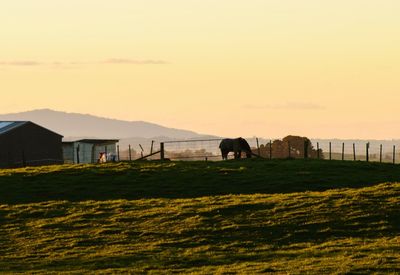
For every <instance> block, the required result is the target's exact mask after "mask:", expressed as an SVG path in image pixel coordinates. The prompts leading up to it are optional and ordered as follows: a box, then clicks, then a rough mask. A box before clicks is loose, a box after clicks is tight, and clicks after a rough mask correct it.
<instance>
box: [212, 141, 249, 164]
mask: <svg viewBox="0 0 400 275" xmlns="http://www.w3.org/2000/svg"><path fill="white" fill-rule="evenodd" d="M219 149H221V154H222V159H223V160H227V159H228V154H229V152H233V153H234V156H235V159H240V158H241V157H242V151H244V152H246V157H247V158H251V156H252V154H253V153H252V152H251V148H250V145H249V143H248V142H247V141H246V140H245V139H244V138H241V137H240V138H235V139H230V138H226V139H223V140H222V141H221V143H220V144H219Z"/></svg>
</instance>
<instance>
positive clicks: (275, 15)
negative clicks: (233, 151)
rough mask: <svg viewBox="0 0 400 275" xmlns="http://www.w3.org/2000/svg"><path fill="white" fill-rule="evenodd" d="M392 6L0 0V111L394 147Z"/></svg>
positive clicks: (397, 71) (239, 0) (361, 1)
mask: <svg viewBox="0 0 400 275" xmlns="http://www.w3.org/2000/svg"><path fill="white" fill-rule="evenodd" d="M399 12H400V1H398V0H380V1H378V0H350V1H349V0H336V1H321V0H302V1H299V0H168V1H166V0H143V1H138V0H115V1H110V0H68V1H67V0H12V1H2V2H1V3H0V37H1V43H0V91H1V100H0V113H11V112H20V111H27V110H32V109H41V108H50V109H55V110H60V111H68V112H78V113H90V114H93V115H99V116H104V117H110V118H117V119H123V120H143V121H149V122H154V123H158V124H162V125H164V126H168V127H175V128H183V129H188V130H193V131H196V132H199V133H206V134H215V135H221V136H260V137H261V136H263V137H282V136H285V135H287V134H299V135H305V136H308V137H315V138H360V139H361V138H384V139H392V138H400V108H399V103H400V16H399Z"/></svg>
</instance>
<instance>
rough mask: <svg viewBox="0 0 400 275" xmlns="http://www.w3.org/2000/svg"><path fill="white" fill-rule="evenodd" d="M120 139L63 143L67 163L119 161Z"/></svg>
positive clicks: (82, 140)
mask: <svg viewBox="0 0 400 275" xmlns="http://www.w3.org/2000/svg"><path fill="white" fill-rule="evenodd" d="M118 142H119V140H118V139H81V140H76V141H66V142H63V144H62V147H63V156H64V162H65V163H97V162H107V161H116V160H118V152H117V143H118Z"/></svg>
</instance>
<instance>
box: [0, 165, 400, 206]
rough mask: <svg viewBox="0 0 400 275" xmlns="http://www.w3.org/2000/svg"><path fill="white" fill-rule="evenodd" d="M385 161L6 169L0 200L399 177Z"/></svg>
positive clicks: (349, 183) (195, 193)
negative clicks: (383, 162)
mask: <svg viewBox="0 0 400 275" xmlns="http://www.w3.org/2000/svg"><path fill="white" fill-rule="evenodd" d="M399 168H400V167H399V166H397V165H391V164H379V163H365V162H341V161H315V160H273V161H266V160H241V161H227V162H208V163H207V162H142V163H119V164H113V165H107V166H104V165H98V166H94V165H86V166H58V167H56V168H53V170H54V171H53V170H51V169H52V168H47V170H46V169H45V168H41V169H39V170H38V171H37V170H35V168H29V169H28V170H26V171H22V172H21V171H19V172H14V171H12V170H10V171H8V172H7V173H3V174H1V175H0V204H1V203H3V204H20V203H31V202H43V201H51V200H68V201H84V200H115V199H128V200H134V199H141V198H195V197H203V196H214V195H227V194H254V193H264V194H273V193H292V192H304V191H325V190H328V189H336V188H360V187H365V186H371V185H375V184H378V183H382V182H393V181H400V169H399Z"/></svg>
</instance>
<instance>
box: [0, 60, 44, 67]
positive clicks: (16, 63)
mask: <svg viewBox="0 0 400 275" xmlns="http://www.w3.org/2000/svg"><path fill="white" fill-rule="evenodd" d="M40 65H45V63H41V62H36V61H30V60H22V61H9V62H4V61H0V66H40Z"/></svg>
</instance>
